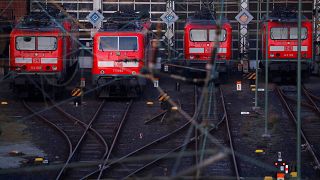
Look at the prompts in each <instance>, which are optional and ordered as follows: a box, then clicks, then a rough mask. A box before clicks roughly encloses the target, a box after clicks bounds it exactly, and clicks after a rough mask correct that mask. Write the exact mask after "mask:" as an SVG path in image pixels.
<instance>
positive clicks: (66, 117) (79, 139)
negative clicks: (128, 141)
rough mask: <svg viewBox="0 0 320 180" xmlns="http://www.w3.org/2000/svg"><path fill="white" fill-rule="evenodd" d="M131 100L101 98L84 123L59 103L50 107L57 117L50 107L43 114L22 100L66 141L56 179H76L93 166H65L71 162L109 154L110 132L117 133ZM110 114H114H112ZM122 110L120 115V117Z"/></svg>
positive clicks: (111, 143)
mask: <svg viewBox="0 0 320 180" xmlns="http://www.w3.org/2000/svg"><path fill="white" fill-rule="evenodd" d="M132 103H133V101H130V102H129V103H123V102H118V103H115V102H113V103H106V102H105V101H102V102H101V104H100V105H99V107H98V108H97V110H96V112H95V113H94V115H93V117H92V118H91V119H90V121H89V122H86V123H85V122H83V121H81V120H79V119H78V118H76V117H75V116H73V115H71V114H69V113H68V112H66V111H65V110H63V109H62V108H61V107H59V106H56V105H54V106H53V107H54V109H55V110H56V111H57V112H59V113H60V114H61V115H62V116H61V117H57V113H53V112H52V111H53V109H50V110H49V112H48V111H46V114H45V115H44V114H42V113H38V112H41V110H40V111H39V110H35V109H32V108H31V106H30V105H29V104H28V103H27V102H25V101H23V104H24V105H25V107H26V108H27V109H28V110H29V111H30V112H31V113H33V114H35V116H37V117H38V118H40V119H41V120H42V121H43V122H45V123H46V124H49V125H50V126H52V127H53V128H54V129H56V130H57V131H58V132H59V133H60V134H61V135H63V137H64V139H65V141H66V142H67V143H68V147H69V148H68V155H67V157H66V161H65V163H64V165H63V167H62V168H61V169H60V170H59V173H58V175H57V177H56V179H80V178H81V177H82V176H83V175H84V174H87V173H88V172H91V171H92V170H93V169H95V167H92V166H91V167H80V168H69V164H70V163H71V162H81V163H86V162H88V163H90V162H97V161H102V160H103V159H105V158H107V157H109V155H110V153H111V151H112V149H113V146H114V142H112V141H111V140H112V139H113V136H118V134H119V132H120V130H121V126H122V125H123V123H124V121H125V119H126V116H127V114H128V111H129V109H130V107H131V105H132ZM106 104H107V105H106ZM124 104H125V107H124ZM110 109H111V110H112V111H110ZM123 111H124V112H123ZM117 112H118V113H117ZM113 114H117V116H112V115H113ZM122 114H123V116H122V117H120V116H121V115H122ZM110 116H112V117H110ZM49 117H50V118H49ZM62 119H63V120H62ZM119 119H121V120H119ZM115 139H116V138H115ZM109 144H110V145H111V146H110V147H109Z"/></svg>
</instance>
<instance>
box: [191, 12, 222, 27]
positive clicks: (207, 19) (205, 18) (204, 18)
mask: <svg viewBox="0 0 320 180" xmlns="http://www.w3.org/2000/svg"><path fill="white" fill-rule="evenodd" d="M227 22H228V19H227V18H225V17H222V18H216V14H215V12H214V11H211V10H209V9H204V10H202V11H198V12H196V13H195V14H194V15H193V16H191V17H188V18H187V23H194V24H204V25H206V24H210V25H216V24H224V23H227Z"/></svg>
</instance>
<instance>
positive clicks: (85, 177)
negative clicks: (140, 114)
mask: <svg viewBox="0 0 320 180" xmlns="http://www.w3.org/2000/svg"><path fill="white" fill-rule="evenodd" d="M190 124H191V121H188V122H186V123H185V124H183V125H182V126H180V127H179V128H177V129H176V130H174V131H172V132H170V133H168V134H166V135H164V136H161V137H160V138H158V139H156V140H154V141H152V142H150V143H148V144H146V145H144V146H142V147H140V148H138V149H136V150H134V151H132V152H130V153H128V154H126V155H124V156H122V157H120V158H118V159H116V160H114V161H111V162H109V164H105V165H104V166H103V167H101V168H99V169H97V170H95V171H93V172H91V173H89V174H87V175H86V176H84V177H83V178H81V180H84V179H87V178H89V177H91V176H92V175H94V174H96V173H98V172H100V171H101V169H103V170H105V169H108V168H110V167H111V166H112V165H114V164H117V163H119V162H121V161H122V160H123V159H126V158H128V157H130V156H132V155H134V154H136V153H138V152H140V151H143V150H145V149H147V148H149V147H150V146H153V145H156V144H158V143H160V142H163V141H165V140H167V139H168V138H169V137H171V136H173V135H175V134H178V133H179V132H180V131H182V130H184V129H185V128H187V127H188V126H189V125H190Z"/></svg>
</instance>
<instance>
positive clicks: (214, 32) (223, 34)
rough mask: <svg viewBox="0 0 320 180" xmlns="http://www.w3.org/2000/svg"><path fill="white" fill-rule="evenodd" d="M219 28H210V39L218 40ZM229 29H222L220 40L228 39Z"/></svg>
mask: <svg viewBox="0 0 320 180" xmlns="http://www.w3.org/2000/svg"><path fill="white" fill-rule="evenodd" d="M216 36H217V30H215V29H211V30H209V41H216V40H217V37H216ZM226 36H227V31H226V30H225V29H222V30H221V33H220V36H219V38H218V41H220V42H222V41H225V40H226Z"/></svg>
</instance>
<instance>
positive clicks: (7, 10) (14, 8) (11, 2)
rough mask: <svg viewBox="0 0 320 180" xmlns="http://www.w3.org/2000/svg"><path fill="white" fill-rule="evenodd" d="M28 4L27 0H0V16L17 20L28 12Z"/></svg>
mask: <svg viewBox="0 0 320 180" xmlns="http://www.w3.org/2000/svg"><path fill="white" fill-rule="evenodd" d="M29 4H30V2H29V0H1V1H0V12H1V13H0V14H1V15H0V16H2V17H5V18H7V19H9V20H13V21H18V20H19V19H20V18H21V17H23V16H24V15H25V14H27V13H28V10H29Z"/></svg>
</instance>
